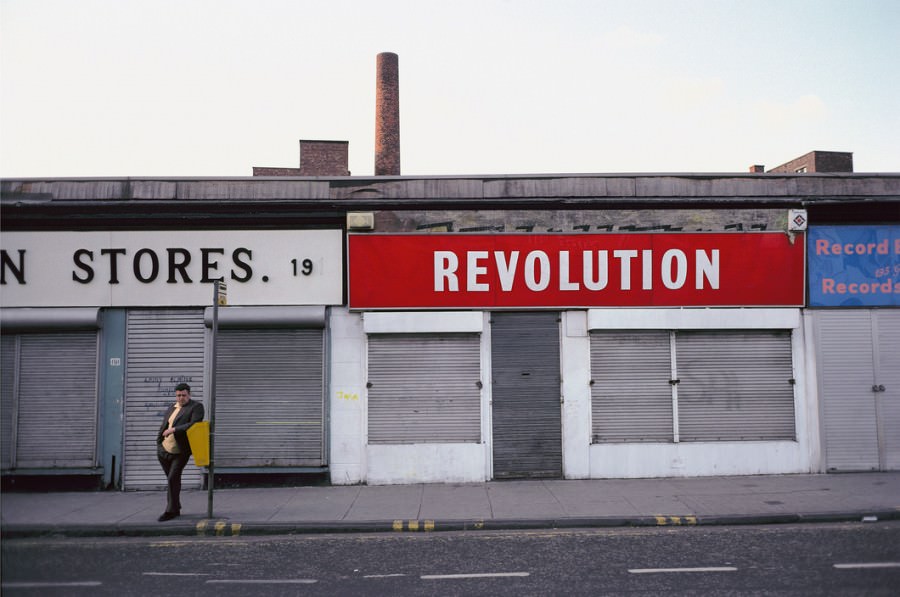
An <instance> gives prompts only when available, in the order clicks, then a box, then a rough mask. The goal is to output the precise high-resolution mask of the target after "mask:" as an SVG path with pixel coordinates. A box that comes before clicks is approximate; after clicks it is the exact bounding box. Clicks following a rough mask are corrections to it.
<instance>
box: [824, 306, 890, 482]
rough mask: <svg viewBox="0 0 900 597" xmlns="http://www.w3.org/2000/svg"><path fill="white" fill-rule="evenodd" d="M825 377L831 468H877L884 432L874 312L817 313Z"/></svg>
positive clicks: (827, 458) (828, 463) (827, 448)
mask: <svg viewBox="0 0 900 597" xmlns="http://www.w3.org/2000/svg"><path fill="white" fill-rule="evenodd" d="M816 321H817V323H818V325H817V332H818V338H817V344H818V351H819V377H820V380H821V388H820V391H821V396H822V404H823V418H824V433H825V462H826V467H827V468H828V470H834V471H850V470H876V469H877V468H878V442H877V437H878V429H877V423H876V416H875V395H874V394H873V392H872V385H873V384H874V383H875V379H874V376H873V374H872V365H873V362H874V355H873V353H872V324H871V320H870V315H869V312H868V311H856V310H843V309H842V310H834V311H817V312H816Z"/></svg>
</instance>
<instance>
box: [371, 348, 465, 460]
mask: <svg viewBox="0 0 900 597" xmlns="http://www.w3.org/2000/svg"><path fill="white" fill-rule="evenodd" d="M368 352H369V364H368V377H369V390H368V411H369V443H370V444H403V443H436V442H445V443H454V442H455V443H460V442H480V441H481V390H480V387H479V386H480V381H481V350H480V336H479V335H478V334H384V335H377V334H373V335H370V336H369V348H368Z"/></svg>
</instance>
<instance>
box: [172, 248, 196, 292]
mask: <svg viewBox="0 0 900 597" xmlns="http://www.w3.org/2000/svg"><path fill="white" fill-rule="evenodd" d="M168 251H169V279H168V283H169V284H177V283H178V280H176V279H175V272H179V273H180V274H181V281H182V282H187V283H188V284H190V282H191V277H190V276H189V275H188V273H187V266H188V264H189V263H190V262H191V254H190V252H189V251H188V250H187V249H169V250H168ZM178 256H181V260H180V261H178V260H176V257H178Z"/></svg>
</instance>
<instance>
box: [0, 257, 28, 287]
mask: <svg viewBox="0 0 900 597" xmlns="http://www.w3.org/2000/svg"><path fill="white" fill-rule="evenodd" d="M0 253H2V254H0V284H6V269H7V268H9V271H10V272H12V275H14V276H15V277H16V281H17V282H18V283H19V284H24V283H25V249H19V266H18V267H16V264H15V263H13V260H12V257H10V256H9V253H7V252H6V249H2V251H0Z"/></svg>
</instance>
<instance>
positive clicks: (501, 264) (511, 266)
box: [494, 251, 519, 292]
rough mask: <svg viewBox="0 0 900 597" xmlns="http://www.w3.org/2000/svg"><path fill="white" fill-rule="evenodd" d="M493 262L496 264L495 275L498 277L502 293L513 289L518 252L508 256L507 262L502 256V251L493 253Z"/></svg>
mask: <svg viewBox="0 0 900 597" xmlns="http://www.w3.org/2000/svg"><path fill="white" fill-rule="evenodd" d="M494 260H495V261H496V262H497V273H498V274H499V275H500V288H501V289H503V292H509V291H510V290H512V289H513V281H514V280H515V278H516V265H517V264H518V263H519V252H518V251H513V252H512V253H510V254H509V262H507V261H506V257H504V255H503V251H494Z"/></svg>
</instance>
